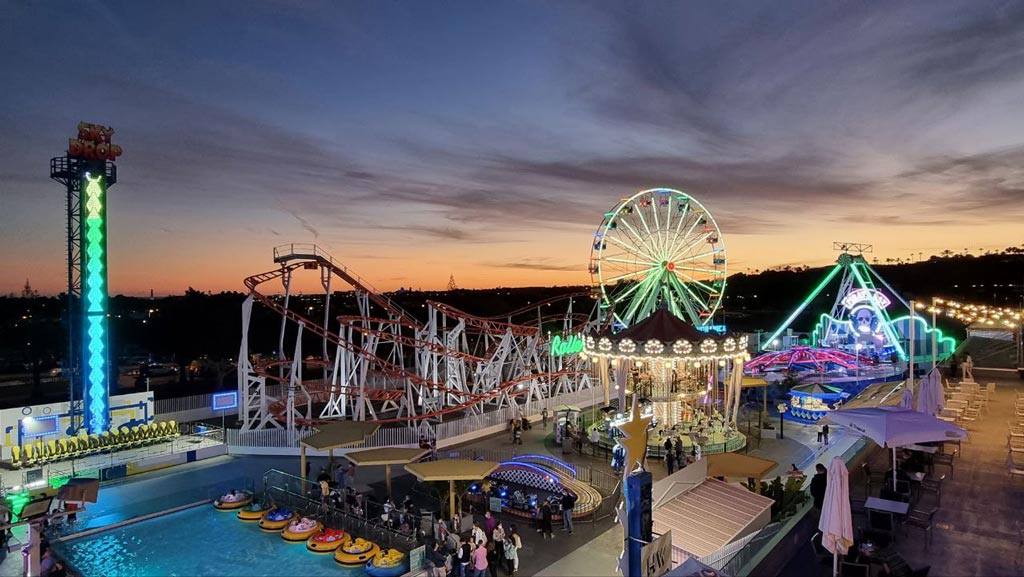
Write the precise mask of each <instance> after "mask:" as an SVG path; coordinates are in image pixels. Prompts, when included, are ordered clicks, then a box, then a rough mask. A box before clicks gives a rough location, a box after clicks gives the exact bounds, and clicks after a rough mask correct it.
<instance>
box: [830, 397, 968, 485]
mask: <svg viewBox="0 0 1024 577" xmlns="http://www.w3.org/2000/svg"><path fill="white" fill-rule="evenodd" d="M818 423H819V424H824V423H830V424H833V425H838V426H840V427H846V428H847V429H852V430H854V431H856V432H858V433H860V434H861V435H863V436H865V437H868V438H869V439H871V440H873V441H874V442H876V443H878V444H879V445H880V446H883V447H891V448H892V468H893V472H894V473H895V471H896V447H903V446H905V445H914V444H917V443H931V442H935V441H948V440H954V439H966V438H967V431H965V430H963V429H961V428H960V427H957V426H956V425H953V424H950V423H947V422H946V421H943V420H942V419H936V418H935V417H934V416H932V415H926V414H924V413H918V412H917V411H911V410H907V409H902V408H899V407H872V408H869V409H840V410H838V411H831V412H830V413H829V414H828V416H827V417H824V418H822V419H821V420H819V421H818ZM892 485H893V489H895V488H896V475H895V474H893V476H892Z"/></svg>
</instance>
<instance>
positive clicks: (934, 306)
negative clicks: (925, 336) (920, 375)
mask: <svg viewBox="0 0 1024 577" xmlns="http://www.w3.org/2000/svg"><path fill="white" fill-rule="evenodd" d="M940 302H942V301H941V300H939V299H937V298H935V297H932V370H933V371H934V370H935V367H936V366H937V365H938V364H939V349H938V341H937V339H938V337H937V336H936V335H935V331H936V330H937V327H936V326H935V315H936V313H937V312H938V311H939V309H938V306H937V305H938V304H939V303H940Z"/></svg>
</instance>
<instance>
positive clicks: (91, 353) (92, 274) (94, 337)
mask: <svg viewBox="0 0 1024 577" xmlns="http://www.w3.org/2000/svg"><path fill="white" fill-rule="evenodd" d="M82 185H83V186H82V190H83V191H84V192H83V194H82V219H83V227H82V228H83V229H84V234H83V237H84V238H83V241H82V253H83V255H84V257H83V260H84V261H85V262H84V265H83V267H82V301H83V302H82V304H83V308H84V316H85V322H84V323H83V325H84V326H83V331H84V332H85V334H84V335H83V339H82V346H83V351H82V358H83V359H85V367H84V371H83V375H84V377H85V415H86V425H87V427H88V429H89V432H90V433H92V434H96V435H98V434H101V433H103V432H104V431H106V430H107V428H108V427H109V424H110V403H109V399H108V394H109V386H108V378H107V376H108V371H109V366H108V364H107V220H106V216H107V211H106V207H105V204H106V188H107V187H106V183H105V182H104V181H103V177H102V176H96V177H93V176H92V175H90V174H89V173H88V172H86V173H85V175H84V179H83V182H82Z"/></svg>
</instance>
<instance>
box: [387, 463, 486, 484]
mask: <svg viewBox="0 0 1024 577" xmlns="http://www.w3.org/2000/svg"><path fill="white" fill-rule="evenodd" d="M498 465H499V463H495V462H494V461H466V460H463V459H441V460H438V461H427V462H426V463H413V464H410V465H406V466H405V470H406V471H409V472H410V473H412V474H413V475H416V478H417V479H419V480H420V481H479V480H481V479H483V478H484V477H486V476H487V475H490V474H491V473H492V472H493V471H494V470H495V469H497V468H498Z"/></svg>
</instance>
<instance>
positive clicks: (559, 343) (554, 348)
mask: <svg viewBox="0 0 1024 577" xmlns="http://www.w3.org/2000/svg"><path fill="white" fill-rule="evenodd" d="M580 352H583V339H581V338H580V337H578V336H576V335H570V336H568V337H566V338H565V339H564V340H563V339H562V336H561V335H555V338H553V339H551V356H553V357H561V356H563V355H572V354H576V353H580Z"/></svg>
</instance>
